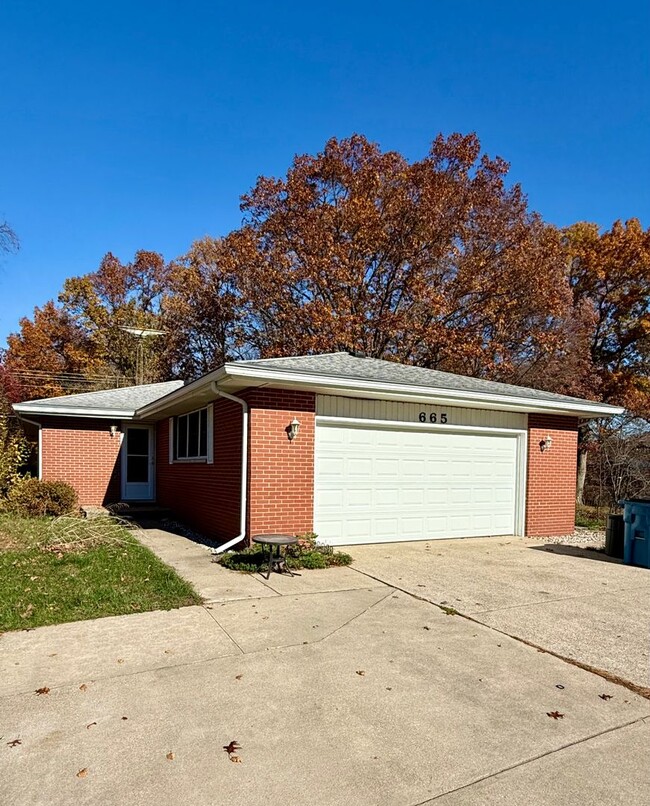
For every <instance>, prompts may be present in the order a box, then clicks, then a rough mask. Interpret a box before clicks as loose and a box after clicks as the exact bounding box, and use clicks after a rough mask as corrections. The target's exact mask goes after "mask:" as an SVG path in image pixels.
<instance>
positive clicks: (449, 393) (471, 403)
mask: <svg viewBox="0 0 650 806" xmlns="http://www.w3.org/2000/svg"><path fill="white" fill-rule="evenodd" d="M222 369H223V370H224V375H226V376H228V378H232V379H233V380H234V379H242V380H244V381H245V380H262V381H264V380H265V381H268V382H274V383H275V384H283V385H289V386H299V387H302V388H304V387H311V388H312V389H313V390H314V391H318V392H321V393H323V394H337V393H338V394H342V395H346V396H348V397H349V396H351V395H357V396H360V397H371V396H374V397H383V398H385V399H393V400H405V401H408V400H410V401H413V402H424V401H426V402H429V403H443V404H444V403H447V404H448V405H452V404H454V405H457V406H466V407H468V408H492V409H497V410H504V411H525V412H539V413H549V414H569V415H573V416H576V417H612V416H614V415H618V414H622V413H623V411H624V409H623V408H621V407H620V406H610V405H608V404H605V403H592V402H591V401H588V400H585V401H583V400H578V399H576V400H575V402H574V401H572V400H567V401H563V400H562V401H559V400H540V399H539V398H535V397H513V396H510V395H500V394H494V393H488V392H466V391H459V390H457V389H440V388H433V387H431V388H427V387H422V386H409V385H404V384H392V383H386V382H384V381H366V380H359V379H346V378H341V377H337V376H328V375H311V374H305V373H298V372H273V370H267V369H260V368H257V367H241V366H237V365H236V364H225V365H224V366H223V367H222Z"/></svg>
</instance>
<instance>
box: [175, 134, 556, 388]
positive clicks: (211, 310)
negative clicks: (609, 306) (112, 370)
mask: <svg viewBox="0 0 650 806" xmlns="http://www.w3.org/2000/svg"><path fill="white" fill-rule="evenodd" d="M507 169H508V166H507V164H506V163H505V162H504V161H503V160H501V159H499V158H494V159H492V158H489V157H488V156H486V155H484V154H481V149H480V144H479V141H478V139H477V138H476V137H475V136H474V135H468V136H461V135H457V134H456V135H452V136H450V137H448V138H444V137H442V136H440V137H438V138H436V140H435V141H434V142H433V144H432V146H431V149H430V152H429V154H428V155H427V156H426V157H425V158H424V159H422V160H420V161H416V162H408V161H407V160H406V159H405V158H404V157H403V156H401V155H400V154H398V153H396V152H385V153H384V152H382V151H381V150H380V149H379V147H378V146H377V145H376V144H373V143H370V142H368V140H366V139H365V138H364V137H361V136H359V135H355V136H353V137H351V138H349V139H345V140H340V141H339V140H335V139H333V140H330V141H329V142H328V143H327V144H326V146H325V148H324V150H323V151H322V152H321V153H319V154H317V155H316V156H300V157H296V158H295V159H294V162H293V165H292V166H291V168H290V170H289V172H288V174H287V176H286V178H284V179H269V178H261V179H259V180H258V182H257V184H256V186H255V187H254V188H253V190H252V191H251V192H250V193H249V194H247V195H245V196H244V197H243V199H242V210H243V212H244V215H245V222H244V226H243V227H242V228H241V229H239V230H237V231H236V232H234V233H231V234H230V235H228V236H226V237H225V238H222V239H211V238H205V239H203V240H202V241H200V242H198V243H197V244H195V245H194V247H193V249H192V251H191V252H190V254H189V255H188V256H187V257H186V258H185V260H184V261H183V262H182V263H183V266H184V268H183V269H180V270H179V274H178V276H177V280H178V282H177V288H176V293H175V296H174V299H173V300H172V301H171V309H173V310H174V312H175V315H174V318H173V322H174V332H175V333H176V334H177V351H178V355H177V360H178V361H179V362H180V361H183V360H184V361H185V362H186V363H187V361H188V355H193V356H194V364H195V366H196V367H197V368H201V369H206V368H208V367H209V366H214V365H215V364H217V363H218V362H219V361H221V360H223V359H224V357H227V356H228V355H261V356H278V355H288V354H299V353H313V352H325V351H330V350H341V349H355V350H361V351H363V352H365V353H367V354H368V355H370V356H375V357H380V358H386V359H390V360H395V361H404V362H412V363H417V364H419V365H421V366H425V367H438V368H443V369H447V370H450V371H454V372H461V373H466V374H470V375H479V376H483V377H492V378H502V379H512V378H515V377H516V376H517V374H518V373H520V372H524V371H525V370H526V368H527V367H529V366H530V365H531V364H532V363H533V362H535V361H536V360H537V359H538V357H539V356H540V355H547V354H550V353H553V352H554V351H555V350H557V349H558V348H559V347H560V346H561V344H562V343H563V339H564V332H563V327H562V326H563V323H564V322H565V321H566V317H567V311H568V309H569V308H570V305H571V293H570V289H569V287H568V284H567V282H566V278H565V263H564V256H563V250H562V245H561V242H560V236H559V233H558V232H557V230H556V229H554V228H553V227H550V226H548V225H546V224H544V222H543V221H542V220H541V219H540V218H539V216H537V215H535V214H533V213H531V212H530V211H529V210H528V207H527V203H526V198H525V196H524V195H523V193H522V191H521V189H520V187H519V186H518V185H514V186H507V185H506V182H505V179H506V174H507ZM197 322H200V323H201V328H200V331H201V332H200V333H199V331H198V330H197V327H196V323H197ZM226 322H227V324H228V327H226V328H224V323H226ZM208 334H212V335H213V336H215V339H214V343H213V341H211V340H210V336H209V335H208ZM216 334H218V337H217V336H216Z"/></svg>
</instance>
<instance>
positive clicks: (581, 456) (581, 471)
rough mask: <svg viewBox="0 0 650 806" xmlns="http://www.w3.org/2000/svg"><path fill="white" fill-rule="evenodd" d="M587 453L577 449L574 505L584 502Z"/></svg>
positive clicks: (580, 448) (582, 448)
mask: <svg viewBox="0 0 650 806" xmlns="http://www.w3.org/2000/svg"><path fill="white" fill-rule="evenodd" d="M587 456H588V454H587V451H586V450H585V448H584V446H582V447H578V477H577V480H576V504H584V502H585V479H586V478H587Z"/></svg>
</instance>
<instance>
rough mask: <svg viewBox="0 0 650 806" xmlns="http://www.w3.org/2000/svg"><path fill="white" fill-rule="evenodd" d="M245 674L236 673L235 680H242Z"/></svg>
mask: <svg viewBox="0 0 650 806" xmlns="http://www.w3.org/2000/svg"><path fill="white" fill-rule="evenodd" d="M243 676H244V675H243V674H236V675H235V680H241V679H242V677H243Z"/></svg>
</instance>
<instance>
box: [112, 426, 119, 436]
mask: <svg viewBox="0 0 650 806" xmlns="http://www.w3.org/2000/svg"><path fill="white" fill-rule="evenodd" d="M119 430H120V429H119V428H118V426H116V425H112V426H111V438H113V437H116V436H117V432H118V431H119Z"/></svg>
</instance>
